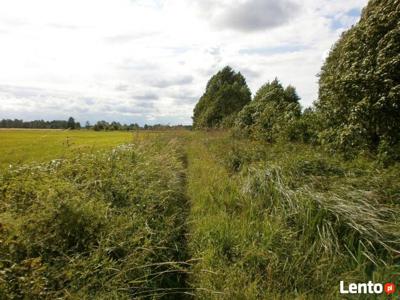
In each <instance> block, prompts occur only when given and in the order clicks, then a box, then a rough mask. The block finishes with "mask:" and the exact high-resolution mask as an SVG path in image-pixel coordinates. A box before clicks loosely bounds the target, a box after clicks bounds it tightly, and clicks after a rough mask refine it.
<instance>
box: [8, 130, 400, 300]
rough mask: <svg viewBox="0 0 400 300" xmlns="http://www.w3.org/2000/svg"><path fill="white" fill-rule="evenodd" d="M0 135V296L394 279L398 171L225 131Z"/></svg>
mask: <svg viewBox="0 0 400 300" xmlns="http://www.w3.org/2000/svg"><path fill="white" fill-rule="evenodd" d="M45 133H48V135H47V137H46V136H45V135H46V134H45ZM0 134H2V139H1V141H2V144H1V149H0V157H2V158H1V159H2V164H3V165H9V164H13V166H12V167H11V168H4V169H3V171H1V172H0V241H1V242H0V270H1V271H0V299H3V298H4V299H24V298H25V299H55V298H57V299H77V298H82V299H132V298H134V299H160V298H162V299H191V298H196V299H342V296H341V295H339V294H338V292H339V281H340V280H344V281H345V282H346V283H350V282H368V280H373V281H375V282H383V283H384V282H388V281H393V280H394V279H393V278H395V277H396V275H397V274H399V273H400V268H399V263H400V255H399V249H400V247H399V243H400V231H399V221H400V219H399V207H400V206H399V205H400V181H399V180H398V178H399V177H400V166H399V165H393V166H390V167H389V168H383V167H381V166H380V165H378V164H376V163H375V162H374V161H372V160H369V159H368V158H359V159H357V160H353V161H344V160H342V159H341V158H340V157H335V156H332V155H327V154H326V153H324V152H323V151H322V150H321V149H319V148H316V147H311V146H308V145H304V144H275V145H269V144H263V143H260V142H254V141H249V140H243V139H234V138H232V137H231V136H230V134H229V133H228V132H189V131H168V132H139V133H135V134H134V135H133V136H132V134H127V133H114V132H113V133H94V132H85V131H81V132H47V131H46V132H43V131H40V132H36V131H5V132H0ZM43 136H44V137H43ZM67 136H68V137H69V140H70V141H69V143H71V144H70V145H69V146H65V145H64V144H63V143H65V139H66V137H67ZM3 137H4V139H3ZM40 137H43V138H44V139H46V140H47V142H46V143H39V142H38V141H37V140H38V139H39V138H40ZM3 141H6V142H5V143H4V142H3ZM47 145H51V146H47ZM116 145H118V146H116ZM14 147H15V149H17V150H15V149H13V148H14ZM65 147H66V149H65ZM70 148H73V149H74V150H73V151H70V150H69V149H70ZM51 149H53V150H51ZM41 151H43V152H44V155H42V154H41ZM7 153H8V154H7ZM4 154H5V155H9V156H5V155H4ZM60 158H63V159H60ZM54 159H59V160H54ZM50 160H53V161H50ZM33 161H38V162H36V163H32V162H33ZM39 161H41V162H39ZM18 162H22V163H18ZM25 162H30V164H29V165H25V164H24V163H25ZM397 278H398V277H397ZM370 298H371V299H375V298H376V297H372V296H371V297H370ZM351 299H368V296H366V295H360V296H358V297H357V296H353V297H351Z"/></svg>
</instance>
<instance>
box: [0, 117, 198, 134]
mask: <svg viewBox="0 0 400 300" xmlns="http://www.w3.org/2000/svg"><path fill="white" fill-rule="evenodd" d="M0 128H18V129H19V128H21V129H63V130H68V129H69V130H80V129H87V130H94V131H133V130H168V129H191V128H192V126H190V125H164V124H153V125H148V124H144V125H143V126H140V125H139V124H138V123H132V124H123V123H120V122H116V121H112V122H107V121H104V120H102V121H98V122H96V123H95V124H94V125H91V124H90V122H89V121H87V122H86V124H85V126H83V127H82V126H81V124H80V122H76V121H75V119H74V118H73V117H70V118H69V119H68V120H53V121H44V120H34V121H23V120H20V119H14V120H12V119H2V120H0Z"/></svg>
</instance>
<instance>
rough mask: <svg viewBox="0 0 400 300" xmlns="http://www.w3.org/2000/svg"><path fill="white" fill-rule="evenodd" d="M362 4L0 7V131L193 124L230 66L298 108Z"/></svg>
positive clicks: (323, 0) (253, 0)
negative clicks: (37, 124)
mask: <svg viewBox="0 0 400 300" xmlns="http://www.w3.org/2000/svg"><path fill="white" fill-rule="evenodd" d="M366 4H367V0H280V1H276V0H112V1H111V0H85V1H82V0H57V1H55V0H36V1H32V0H2V1H1V2H0V119H2V118H12V119H14V118H19V119H24V120H34V119H45V120H53V119H66V118H68V117H69V116H73V117H75V119H77V120H78V121H80V122H82V123H84V122H86V121H90V122H91V123H93V122H95V121H98V120H106V121H112V120H116V121H120V122H124V123H134V122H137V123H139V124H145V123H147V124H156V123H162V124H171V125H173V124H191V121H192V120H191V116H192V112H193V108H194V106H195V104H196V102H197V101H198V99H199V98H200V97H201V95H202V93H203V92H204V89H205V86H206V84H207V82H208V80H209V78H210V77H211V76H212V75H213V74H215V73H216V72H218V71H219V70H220V69H222V68H223V67H224V66H226V65H229V66H231V67H232V68H233V69H234V70H236V71H240V72H241V73H242V74H243V75H244V76H245V77H246V80H247V83H248V85H249V87H250V89H251V91H252V93H253V94H255V93H256V91H257V89H258V88H259V87H260V86H261V85H262V84H264V83H266V82H268V81H272V80H273V79H274V78H275V77H278V78H279V80H280V81H281V82H282V83H283V84H284V85H288V84H291V85H293V86H295V87H296V89H297V92H298V94H299V96H300V97H301V104H302V106H303V107H307V106H310V105H312V103H313V101H315V100H316V99H317V97H318V77H317V74H318V73H319V71H320V69H321V66H322V64H323V61H324V59H325V58H326V56H327V55H328V53H329V50H330V48H331V47H332V45H333V44H334V43H335V41H336V40H337V39H338V38H339V37H340V34H341V33H342V32H343V31H344V30H346V29H348V28H350V27H351V26H352V25H353V24H355V23H356V22H357V21H358V20H359V17H360V13H361V10H362V8H363V7H364V6H365V5H366Z"/></svg>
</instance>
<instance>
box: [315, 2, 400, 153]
mask: <svg viewBox="0 0 400 300" xmlns="http://www.w3.org/2000/svg"><path fill="white" fill-rule="evenodd" d="M399 20H400V4H399V2H398V1H393V0H383V1H377V0H373V1H370V2H369V4H368V6H367V7H366V8H365V9H364V10H363V13H362V16H361V19H360V21H359V23H358V24H356V25H355V26H353V27H352V28H351V29H350V30H348V31H347V32H345V33H344V34H343V35H342V37H341V38H340V40H339V41H338V42H337V43H336V44H335V46H334V47H333V49H332V50H331V52H330V54H329V56H328V58H327V59H326V61H325V64H324V66H323V67H322V70H321V74H320V80H319V85H320V87H319V100H318V102H317V111H318V113H319V114H320V115H321V120H322V125H323V127H322V132H321V141H322V143H323V144H325V145H326V146H328V147H329V148H330V149H332V150H340V151H342V152H343V153H345V154H346V155H347V156H355V155H356V154H357V153H360V152H362V151H371V152H376V151H377V150H378V149H379V148H381V150H379V151H382V148H387V147H394V146H395V145H396V144H398V142H399V139H400V130H399V128H400V103H399V99H400V77H399V72H398V70H399V69H400V29H399ZM381 143H383V145H382V146H380V144H381ZM384 152H386V153H387V154H388V153H389V152H387V151H384Z"/></svg>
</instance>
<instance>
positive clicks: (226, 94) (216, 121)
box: [193, 66, 251, 129]
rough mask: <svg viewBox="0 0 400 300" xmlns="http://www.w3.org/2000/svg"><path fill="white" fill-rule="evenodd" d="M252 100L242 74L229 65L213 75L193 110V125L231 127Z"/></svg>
mask: <svg viewBox="0 0 400 300" xmlns="http://www.w3.org/2000/svg"><path fill="white" fill-rule="evenodd" d="M250 100H251V93H250V90H249V88H248V86H247V84H246V80H245V78H244V77H243V76H242V74H240V72H239V73H236V72H235V71H234V70H232V68H230V67H229V66H227V67H225V68H224V69H222V70H221V71H219V72H218V73H217V74H215V75H214V76H212V77H211V79H210V80H209V81H208V83H207V87H206V91H205V92H204V94H203V96H202V97H201V98H200V100H199V102H198V103H197V105H196V107H195V108H194V112H193V127H194V128H195V129H201V128H218V127H231V126H232V125H233V122H234V119H235V118H236V115H237V113H238V112H239V111H240V110H241V109H242V108H243V107H244V106H245V105H246V104H247V103H249V102H250Z"/></svg>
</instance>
